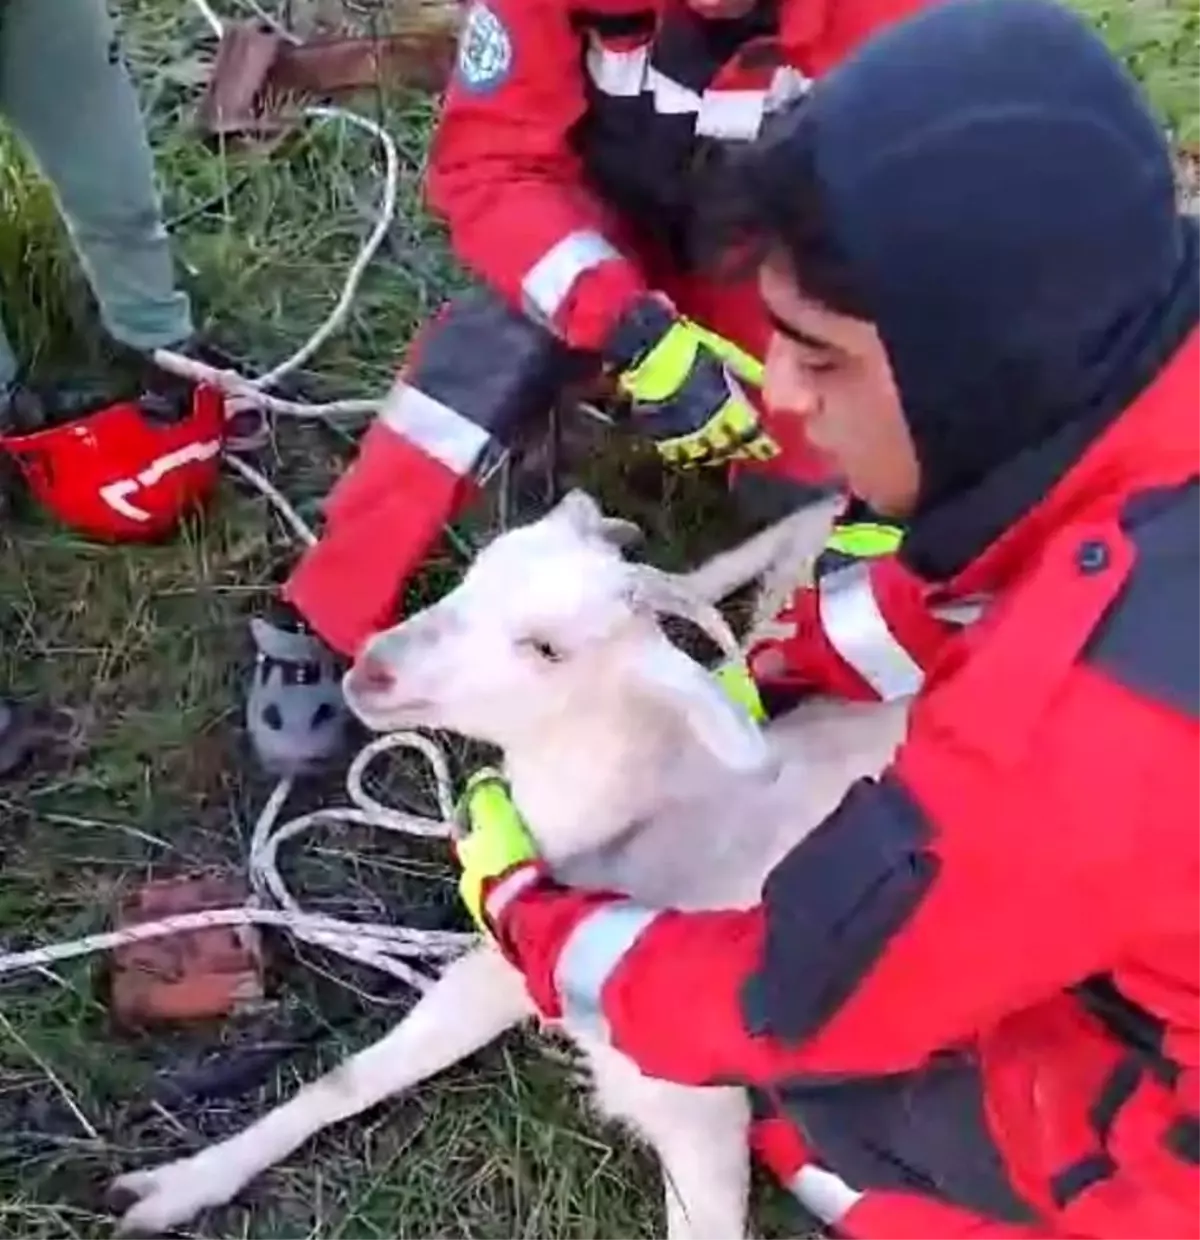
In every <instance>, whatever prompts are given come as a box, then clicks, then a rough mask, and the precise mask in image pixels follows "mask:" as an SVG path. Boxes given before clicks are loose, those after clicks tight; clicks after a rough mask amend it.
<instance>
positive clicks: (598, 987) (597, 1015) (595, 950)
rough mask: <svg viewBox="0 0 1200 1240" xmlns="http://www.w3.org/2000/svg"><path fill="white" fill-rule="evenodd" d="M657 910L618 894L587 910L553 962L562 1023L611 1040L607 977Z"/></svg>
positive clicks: (653, 918) (650, 921) (656, 914)
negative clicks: (618, 897) (605, 1000)
mask: <svg viewBox="0 0 1200 1240" xmlns="http://www.w3.org/2000/svg"><path fill="white" fill-rule="evenodd" d="M658 916H659V914H658V913H657V912H655V911H654V910H653V909H648V908H643V907H642V906H641V905H639V904H634V903H633V902H632V901H629V900H620V901H617V902H615V903H612V904H607V905H604V906H603V907H602V908H598V909H596V910H595V911H593V912H591V913H589V914H588V915H587V916H586V917H585V918H584V919H583V920H582V921H581V922H579V924H578V925H577V926H576V927H575V928H574V930H572V931H571V934H570V937H569V938H568V939H567V941H566V943H565V945H564V946H563V949H562V951H561V952H560V953H559V956H558V960H557V962H556V964H555V966H554V988H555V990H556V991H557V992H558V999H559V1003H560V1004H561V1006H562V1014H563V1022H564V1024H566V1025H567V1026H568V1027H569V1028H575V1029H579V1030H581V1031H583V1032H585V1033H588V1034H590V1035H591V1036H593V1037H596V1038H600V1039H601V1040H603V1041H604V1042H608V1043H611V1041H612V1037H611V1030H610V1029H609V1024H608V1018H607V1017H606V1016H605V1014H604V1005H603V1003H602V1001H601V995H602V994H603V991H604V986H605V983H606V982H607V981H608V979H609V978H610V977H611V976H612V975H613V973H614V972H615V970H616V969H617V967H618V966H619V965H620V963H621V961H622V960H623V959H624V957H625V955H626V953H627V952H628V951H629V950H630V948H631V947H633V945H634V943H636V942H637V940H638V939H639V938H640V937H641V935H642V934H643V933H644V932H645V931H646V929H647V928H648V927H649V926H650V925H651V924H652V923H653V922H654V920H655V919H656V918H657V917H658Z"/></svg>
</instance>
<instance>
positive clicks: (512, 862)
mask: <svg viewBox="0 0 1200 1240" xmlns="http://www.w3.org/2000/svg"><path fill="white" fill-rule="evenodd" d="M455 815H456V817H457V818H458V821H459V822H460V823H462V824H463V825H464V826H466V827H467V828H468V834H467V835H466V836H465V837H464V838H463V839H460V840H459V841H458V842H457V844H456V846H455V851H456V852H457V854H458V861H459V864H460V865H461V866H462V876H461V878H460V879H459V882H458V892H459V895H460V896H461V897H462V901H463V903H464V904H465V905H466V906H467V909H468V911H469V912H470V914H471V917H472V918H473V919H474V921H475V924H476V925H477V926H478V927H479V928H480V929H481V930H482V931H483V932H484V933H485V934H488V933H490V929H489V927H488V924H487V920H486V918H485V916H484V911H483V902H484V897H485V895H486V890H487V888H488V887H489V886H490V885H491V884H492V883H493V882H495V880H496V879H498V878H500V877H501V876H502V875H503V874H505V873H507V872H508V871H509V870H511V869H512V868H513V866H516V865H520V864H521V863H522V862H525V861H536V860H537V859H538V851H537V845H536V844H535V843H534V841H533V837H532V836H531V835H530V834H529V831H528V830H527V829H526V827H525V823H524V821H523V820H522V818H521V815H520V814H519V813H518V812H517V807H516V806H515V805H514V804H513V800H512V797H511V796H510V795H509V791H508V785H507V784H506V783H505V782H504V777H503V776H502V775H501V774H500V772H499V771H497V770H494V769H493V768H491V767H483V768H481V769H480V770H478V771H476V772H475V774H474V775H472V776H471V778H470V779H469V780H468V781H467V786H466V788H465V789H464V790H463V794H462V796H461V797H460V798H459V802H458V805H457V807H456V810H455Z"/></svg>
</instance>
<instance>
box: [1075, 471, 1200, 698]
mask: <svg viewBox="0 0 1200 1240" xmlns="http://www.w3.org/2000/svg"><path fill="white" fill-rule="evenodd" d="M1121 526H1122V528H1123V529H1124V531H1125V533H1126V535H1127V536H1128V537H1129V539H1130V541H1131V542H1132V543H1133V544H1134V548H1135V551H1136V555H1137V558H1136V559H1135V561H1134V564H1133V568H1132V570H1131V572H1130V575H1129V579H1128V580H1127V581H1126V582H1125V586H1124V588H1123V589H1122V591H1121V593H1120V594H1119V595H1118V596H1117V597H1116V599H1114V601H1113V603H1112V605H1111V607H1110V608H1109V609H1108V611H1107V612H1106V613H1105V615H1104V617H1103V619H1102V620H1101V621H1100V623H1099V625H1097V627H1096V630H1095V632H1094V633H1093V634H1092V637H1091V640H1090V641H1089V642H1088V645H1087V646H1086V647H1085V649H1084V659H1085V661H1086V662H1088V663H1090V664H1092V665H1093V666H1095V667H1099V668H1102V669H1103V670H1104V672H1105V673H1106V674H1107V675H1109V676H1111V677H1112V678H1113V679H1114V680H1116V681H1118V682H1119V683H1121V684H1123V685H1125V686H1126V687H1127V688H1129V689H1133V690H1134V691H1135V692H1137V693H1141V694H1143V695H1145V696H1146V697H1148V698H1151V699H1152V700H1154V701H1156V702H1160V703H1162V704H1164V705H1166V706H1170V707H1172V708H1173V709H1174V710H1178V711H1182V712H1183V713H1184V714H1185V715H1187V716H1188V717H1189V718H1191V719H1200V639H1198V637H1197V635H1198V634H1200V480H1196V479H1193V480H1192V481H1191V482H1189V483H1187V484H1186V485H1184V486H1181V487H1176V488H1172V489H1170V490H1167V489H1160V490H1154V491H1148V492H1143V493H1142V494H1141V495H1138V496H1136V497H1135V498H1134V499H1133V500H1131V501H1130V503H1129V504H1128V505H1127V506H1126V508H1125V511H1124V512H1123V513H1122V515H1121Z"/></svg>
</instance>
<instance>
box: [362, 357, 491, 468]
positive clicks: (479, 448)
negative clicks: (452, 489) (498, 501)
mask: <svg viewBox="0 0 1200 1240" xmlns="http://www.w3.org/2000/svg"><path fill="white" fill-rule="evenodd" d="M376 416H377V417H378V419H379V421H380V422H381V423H382V424H383V425H384V426H386V427H388V429H389V430H392V431H394V432H395V433H396V434H397V435H399V436H400V437H401V438H402V439H405V440H407V441H408V442H409V443H411V444H415V445H416V446H417V447H418V448H420V449H421V450H422V451H423V452H425V453H427V454H428V455H429V456H431V457H433V458H434V459H435V460H437V461H440V462H441V463H442V464H443V465H445V466H446V468H447V469H449V470H451V471H452V472H453V473H455V474H457V475H458V476H459V477H466V476H467V475H468V474H469V473H470V472H471V470H472V469H473V468H474V467H475V464H476V463H477V462H478V460H479V458H480V457H481V456H482V455H483V452H484V449H485V448H486V447H487V446H488V444H489V442H490V441H491V436H490V435H489V434H488V433H487V431H485V430H484V429H483V427H482V426H477V425H476V424H475V423H474V422H472V421H471V420H470V419H469V418H465V417H463V415H462V414H461V413H458V412H456V411H455V410H454V409H451V408H450V406H449V405H444V404H442V402H441V401H440V400H435V399H434V398H433V397H432V396H426V395H425V393H424V392H422V391H421V390H420V389H419V388H415V387H411V386H409V384H408V383H406V382H405V381H404V380H403V379H398V380H397V381H396V383H395V384H394V385H393V387H392V390H391V391H390V392H389V393H388V395H387V398H386V399H385V400H384V402H383V406H382V408H381V409H380V410H379V413H378V414H377V415H376Z"/></svg>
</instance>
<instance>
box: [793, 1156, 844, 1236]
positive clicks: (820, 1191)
mask: <svg viewBox="0 0 1200 1240" xmlns="http://www.w3.org/2000/svg"><path fill="white" fill-rule="evenodd" d="M788 1188H789V1189H790V1190H791V1193H792V1196H793V1197H795V1198H796V1200H797V1201H798V1202H800V1204H801V1205H802V1206H803V1207H804V1208H805V1209H806V1210H807V1211H808V1212H809V1213H810V1214H815V1215H816V1217H817V1218H819V1219H820V1220H821V1222H822V1223H836V1222H837V1221H838V1220H839V1219H841V1218H843V1217H845V1215H847V1214H849V1213H850V1208H851V1207H852V1206H853V1205H854V1204H855V1203H856V1202H857V1201H858V1200H859V1199H860V1198H861V1197H862V1193H860V1192H858V1191H856V1190H855V1189H853V1188H851V1187H850V1185H849V1184H847V1183H846V1181H845V1180H843V1179H842V1177H841V1176H840V1175H835V1174H834V1173H833V1172H832V1171H826V1170H825V1169H824V1167H817V1166H814V1165H813V1164H812V1163H809V1164H808V1165H807V1166H805V1167H801V1168H800V1170H799V1171H797V1172H796V1174H795V1175H794V1176H792V1179H791V1182H790V1183H789V1184H788Z"/></svg>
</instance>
